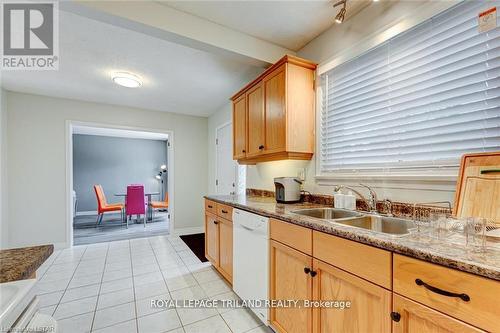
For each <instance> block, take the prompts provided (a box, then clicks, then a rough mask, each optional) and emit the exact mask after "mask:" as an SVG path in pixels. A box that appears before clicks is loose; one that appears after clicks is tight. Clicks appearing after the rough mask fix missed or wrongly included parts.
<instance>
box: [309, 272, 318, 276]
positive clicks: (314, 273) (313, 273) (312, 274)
mask: <svg viewBox="0 0 500 333" xmlns="http://www.w3.org/2000/svg"><path fill="white" fill-rule="evenodd" d="M309 274H311V276H312V277H315V276H316V275H317V274H318V272H316V271H311V272H310V273H309Z"/></svg>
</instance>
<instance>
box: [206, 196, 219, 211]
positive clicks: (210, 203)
mask: <svg viewBox="0 0 500 333" xmlns="http://www.w3.org/2000/svg"><path fill="white" fill-rule="evenodd" d="M205 212H209V213H212V214H217V204H216V203H215V202H213V201H210V200H207V199H205Z"/></svg>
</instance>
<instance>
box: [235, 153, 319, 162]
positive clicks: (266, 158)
mask: <svg viewBox="0 0 500 333" xmlns="http://www.w3.org/2000/svg"><path fill="white" fill-rule="evenodd" d="M313 155H314V154H313V153H301V152H299V153H297V152H290V151H284V152H279V153H270V154H265V155H261V156H257V157H254V158H245V159H239V160H238V164H242V165H253V164H256V163H259V162H270V161H278V160H284V159H288V160H310V159H311V158H312V157H313Z"/></svg>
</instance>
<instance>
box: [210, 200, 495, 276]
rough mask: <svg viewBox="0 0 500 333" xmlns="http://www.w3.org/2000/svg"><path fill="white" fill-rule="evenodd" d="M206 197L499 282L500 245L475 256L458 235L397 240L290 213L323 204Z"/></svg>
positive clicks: (413, 234) (413, 235)
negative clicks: (453, 237) (453, 236)
mask: <svg viewBox="0 0 500 333" xmlns="http://www.w3.org/2000/svg"><path fill="white" fill-rule="evenodd" d="M205 198H207V199H209V200H213V201H216V202H219V203H222V204H227V205H230V206H233V207H235V208H239V209H243V210H246V211H249V212H253V213H256V214H260V215H263V216H267V217H272V218H276V219H279V220H282V221H287V222H290V223H293V224H297V225H301V226H304V227H308V228H311V229H313V230H318V231H322V232H325V233H329V234H332V235H335V236H339V237H342V238H346V239H351V240H354V241H357V242H360V243H364V244H368V245H372V246H375V247H378V248H381V249H385V250H389V251H392V252H395V253H399V254H403V255H407V256H410V257H414V258H418V259H422V260H425V261H428V262H432V263H435V264H439V265H443V266H447V267H451V268H455V269H458V270H460V271H464V272H469V273H472V274H476V275H481V276H484V277H487V278H491V279H494V280H499V281H500V245H499V244H494V245H492V246H491V247H489V248H488V250H487V252H485V253H475V252H471V251H467V249H466V248H465V245H464V242H463V239H461V238H463V236H461V235H457V236H458V237H459V238H458V239H452V240H446V241H443V240H439V241H438V240H437V239H434V238H431V237H430V236H428V235H425V234H423V235H418V234H416V233H410V234H409V235H405V236H399V237H394V236H391V235H388V234H382V233H379V232H374V231H371V230H366V229H361V228H356V227H350V226H347V225H342V224H339V223H334V222H331V221H328V220H321V219H316V218H311V217H307V216H303V215H297V214H293V213H291V211H293V210H296V209H300V208H311V207H327V206H324V205H318V204H311V203H307V202H305V203H298V204H279V203H276V201H275V199H274V198H269V197H256V196H248V195H237V196H220V195H210V196H206V197H205Z"/></svg>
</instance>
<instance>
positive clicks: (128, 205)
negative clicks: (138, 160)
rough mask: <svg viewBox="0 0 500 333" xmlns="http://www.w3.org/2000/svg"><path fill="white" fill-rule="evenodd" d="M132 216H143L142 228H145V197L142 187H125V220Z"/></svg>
mask: <svg viewBox="0 0 500 333" xmlns="http://www.w3.org/2000/svg"><path fill="white" fill-rule="evenodd" d="M132 215H144V228H146V219H147V217H146V197H145V196H144V185H129V186H127V197H126V198H125V219H126V220H127V228H128V217H129V216H132Z"/></svg>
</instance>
